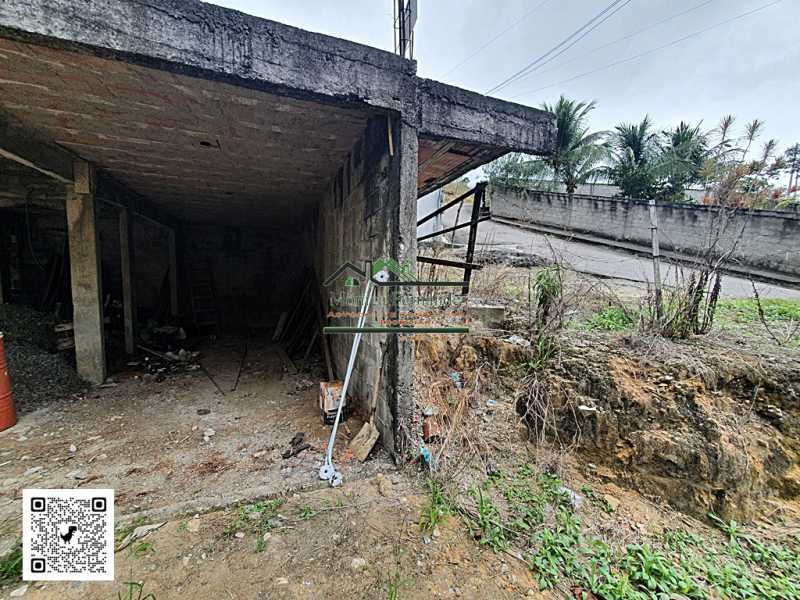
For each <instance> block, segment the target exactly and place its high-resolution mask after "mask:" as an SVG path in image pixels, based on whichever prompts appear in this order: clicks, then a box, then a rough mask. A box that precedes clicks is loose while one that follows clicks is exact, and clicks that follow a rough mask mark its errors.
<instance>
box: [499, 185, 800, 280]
mask: <svg viewBox="0 0 800 600" xmlns="http://www.w3.org/2000/svg"><path fill="white" fill-rule="evenodd" d="M489 202H490V206H491V210H492V214H493V216H496V217H501V218H507V219H516V220H520V221H528V222H531V223H535V224H539V225H543V226H547V227H554V228H558V229H564V230H568V231H573V232H579V233H586V234H591V235H594V236H598V237H602V238H607V239H609V240H615V241H623V242H629V243H633V244H638V245H641V246H642V247H643V249H648V248H649V247H650V217H649V209H648V206H647V202H643V201H638V200H624V199H618V198H600V197H596V196H583V195H580V194H576V195H575V196H573V198H572V199H570V198H569V196H568V195H567V194H559V193H553V192H537V191H529V190H520V189H516V188H505V187H498V186H490V188H489ZM658 224H659V240H660V243H661V248H662V249H663V250H670V251H674V252H678V253H681V254H685V255H689V256H697V255H698V254H699V253H700V252H703V251H704V250H705V249H706V248H708V247H709V240H711V239H713V238H714V237H715V235H716V234H715V232H720V234H719V241H718V244H717V248H718V250H719V252H721V253H725V252H728V251H729V250H730V249H731V248H733V254H732V255H731V259H732V260H733V261H735V262H737V263H738V264H740V265H742V266H744V267H747V268H753V269H758V270H764V271H769V272H774V273H775V274H784V275H791V276H798V275H800V215H798V214H796V213H792V212H784V211H770V210H750V211H745V210H740V211H736V212H732V211H724V210H719V209H718V208H715V207H710V206H701V205H684V204H659V205H658Z"/></svg>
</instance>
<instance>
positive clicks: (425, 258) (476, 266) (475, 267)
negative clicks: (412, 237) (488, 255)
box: [417, 256, 483, 270]
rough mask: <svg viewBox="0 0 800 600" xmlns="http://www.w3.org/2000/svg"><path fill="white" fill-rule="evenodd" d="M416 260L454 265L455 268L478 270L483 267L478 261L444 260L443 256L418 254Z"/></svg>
mask: <svg viewBox="0 0 800 600" xmlns="http://www.w3.org/2000/svg"><path fill="white" fill-rule="evenodd" d="M417 262H421V263H428V264H430V265H442V266H443V267H456V268H457V269H466V268H467V267H469V268H470V269H473V270H478V269H482V268H483V265H479V264H478V263H467V262H460V261H457V260H445V259H444V258H432V257H430V256H418V257H417Z"/></svg>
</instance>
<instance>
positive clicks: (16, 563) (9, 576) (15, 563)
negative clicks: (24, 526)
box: [0, 542, 22, 585]
mask: <svg viewBox="0 0 800 600" xmlns="http://www.w3.org/2000/svg"><path fill="white" fill-rule="evenodd" d="M20 579H22V542H17V544H16V546H14V549H13V550H12V551H11V552H10V553H9V554H8V556H6V557H5V558H4V559H3V560H1V561H0V585H4V584H9V583H16V582H17V581H19V580H20Z"/></svg>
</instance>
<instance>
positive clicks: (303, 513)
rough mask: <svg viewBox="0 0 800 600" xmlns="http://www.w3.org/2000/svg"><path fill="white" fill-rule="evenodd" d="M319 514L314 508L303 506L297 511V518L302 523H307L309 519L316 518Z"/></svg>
mask: <svg viewBox="0 0 800 600" xmlns="http://www.w3.org/2000/svg"><path fill="white" fill-rule="evenodd" d="M316 514H317V513H316V512H315V511H314V509H313V508H311V507H310V506H308V505H307V504H306V505H305V506H301V507H300V508H299V509H298V511H297V518H298V519H300V520H301V521H307V520H308V519H310V518H312V517H314V516H315V515H316Z"/></svg>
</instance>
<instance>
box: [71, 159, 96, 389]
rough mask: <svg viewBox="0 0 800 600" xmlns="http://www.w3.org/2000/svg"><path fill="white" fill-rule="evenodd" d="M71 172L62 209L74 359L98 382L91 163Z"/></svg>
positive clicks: (80, 162) (85, 376) (77, 163)
mask: <svg viewBox="0 0 800 600" xmlns="http://www.w3.org/2000/svg"><path fill="white" fill-rule="evenodd" d="M73 172H74V183H73V184H72V185H69V186H67V201H66V208H67V229H68V234H69V258H70V274H71V281H72V307H73V317H72V320H73V324H74V327H73V330H74V333H75V359H76V363H77V366H78V375H80V376H81V377H82V378H83V379H85V380H87V381H90V382H92V383H98V384H99V383H103V382H104V381H105V378H106V354H105V333H104V328H103V287H102V281H101V275H100V245H99V244H98V237H97V221H96V219H95V198H94V190H95V175H94V169H93V168H92V166H91V165H90V164H89V163H87V162H86V161H83V160H76V161H75V163H74V166H73Z"/></svg>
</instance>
